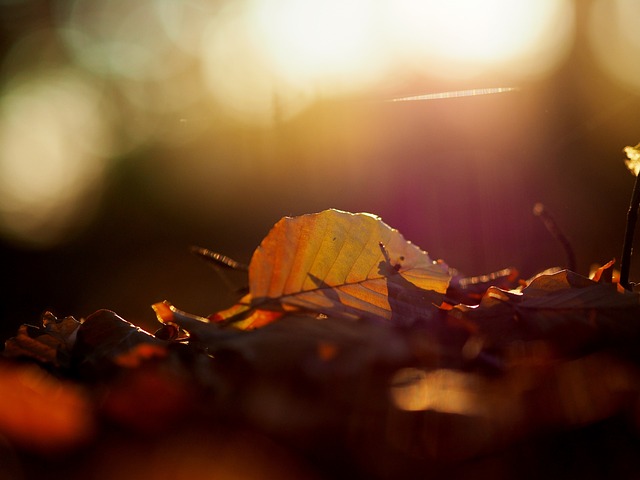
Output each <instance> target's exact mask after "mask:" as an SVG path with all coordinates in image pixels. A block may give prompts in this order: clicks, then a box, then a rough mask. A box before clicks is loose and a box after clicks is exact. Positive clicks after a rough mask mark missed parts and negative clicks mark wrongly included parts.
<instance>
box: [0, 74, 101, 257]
mask: <svg viewBox="0 0 640 480" xmlns="http://www.w3.org/2000/svg"><path fill="white" fill-rule="evenodd" d="M34 78H35V79H33V80H29V79H27V80H24V81H21V79H20V78H15V79H14V82H13V83H12V84H11V85H10V86H9V88H8V89H7V90H8V91H7V93H5V95H4V96H3V98H2V102H1V103H0V225H1V226H2V231H3V235H4V236H7V237H10V238H13V239H14V240H16V241H19V242H21V243H26V244H30V245H33V246H38V247H45V246H50V245H51V244H55V243H56V242H58V241H59V240H60V238H61V237H63V238H64V236H65V235H66V234H68V233H69V232H70V231H71V232H73V231H75V230H77V228H78V224H83V223H85V222H87V221H88V220H89V219H90V218H91V210H92V207H95V206H96V205H97V203H96V202H97V200H98V199H99V196H100V190H101V180H102V174H103V173H104V171H105V168H106V164H107V159H108V158H109V156H110V154H111V151H110V148H111V138H110V128H109V123H108V120H107V118H108V115H109V112H108V110H107V109H106V108H105V105H104V103H103V100H104V99H103V98H102V97H101V94H100V91H99V90H97V89H96V87H95V85H94V84H93V83H91V82H88V81H86V79H84V78H83V77H82V75H80V74H78V73H77V72H74V71H73V70H61V71H50V72H46V73H45V72H39V74H38V75H36V76H34Z"/></svg>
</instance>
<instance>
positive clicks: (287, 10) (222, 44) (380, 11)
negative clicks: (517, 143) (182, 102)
mask: <svg viewBox="0 0 640 480" xmlns="http://www.w3.org/2000/svg"><path fill="white" fill-rule="evenodd" d="M573 22H574V12H573V9H572V5H571V4H570V2H569V1H568V0H562V1H556V0H537V1H534V0H528V1H520V2H515V3H514V2H510V1H508V0H487V1H485V2H482V3H478V2H473V1H469V0H456V1H451V2H438V1H417V0H398V1H393V2H392V1H384V2H377V3H374V4H371V3H369V2H365V1H363V0H343V1H337V0H328V1H325V2H317V1H314V0H305V1H293V0H254V1H253V2H250V3H248V4H244V5H242V6H238V5H233V6H228V7H227V8H226V9H224V10H223V11H222V12H221V13H220V14H219V15H217V16H216V17H215V18H214V19H213V20H212V21H211V23H210V25H209V28H208V30H207V34H206V35H205V37H204V41H203V50H202V56H203V58H204V59H205V71H206V72H207V81H208V85H209V87H210V89H211V92H212V94H213V96H214V97H215V98H216V99H217V100H218V101H219V102H220V103H221V104H222V105H226V106H227V108H228V110H229V112H230V113H232V114H233V115H234V116H237V117H240V118H243V119H244V120H245V121H250V122H251V123H256V122H257V123H269V122H272V121H273V120H274V118H275V117H278V118H279V119H283V118H284V119H286V118H289V117H290V116H292V115H295V113H296V112H298V111H299V110H300V109H302V108H303V107H304V106H305V105H307V104H308V103H309V102H312V101H314V100H316V99H318V98H327V97H328V98H335V97H336V96H340V95H344V94H350V93H354V92H358V91H362V90H363V88H365V87H367V86H372V85H383V86H389V85H392V84H393V82H394V81H395V78H396V75H397V74H398V72H402V71H404V72H407V71H414V72H416V73H419V74H427V75H429V76H433V77H440V78H444V79H447V80H461V79H462V80H464V79H473V78H478V77H480V76H482V77H483V78H485V79H492V80H493V82H495V81H498V83H504V82H505V81H508V82H521V81H523V80H525V81H526V80H529V79H531V78H532V77H537V76H540V75H543V74H546V73H548V72H549V71H551V70H552V69H553V68H554V67H555V66H556V65H557V64H558V63H559V62H560V61H561V60H562V59H563V58H564V56H565V54H566V53H567V52H568V51H569V48H570V46H571V43H572V39H573ZM407 69H408V70H407ZM494 79H495V80H494Z"/></svg>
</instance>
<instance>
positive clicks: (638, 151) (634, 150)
mask: <svg viewBox="0 0 640 480" xmlns="http://www.w3.org/2000/svg"><path fill="white" fill-rule="evenodd" d="M624 153H625V154H626V155H627V160H625V161H624V163H625V165H626V166H627V168H628V169H629V170H630V171H631V173H633V174H634V175H635V176H636V177H637V176H638V172H640V143H639V144H638V145H636V146H635V147H624Z"/></svg>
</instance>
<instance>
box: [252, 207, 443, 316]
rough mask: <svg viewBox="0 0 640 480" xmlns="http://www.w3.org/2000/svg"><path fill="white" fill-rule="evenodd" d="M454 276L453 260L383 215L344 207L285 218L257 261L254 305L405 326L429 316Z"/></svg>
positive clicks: (258, 252) (254, 261) (254, 259)
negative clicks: (442, 258)
mask: <svg viewBox="0 0 640 480" xmlns="http://www.w3.org/2000/svg"><path fill="white" fill-rule="evenodd" d="M449 280H450V275H449V271H448V268H447V266H446V265H444V264H442V263H438V262H434V261H432V260H431V259H430V258H429V256H428V255H427V253H426V252H424V251H422V250H421V249H420V248H418V247H417V246H416V245H414V244H412V243H411V242H408V241H406V240H405V239H404V237H403V236H402V235H401V234H400V233H399V232H398V231H397V230H395V229H392V228H390V227H389V226H388V225H386V224H385V223H384V222H382V220H380V218H379V217H376V216H374V215H370V214H366V213H358V214H352V213H347V212H342V211H339V210H326V211H323V212H320V213H316V214H309V215H303V216H300V217H294V218H292V217H285V218H283V219H282V220H280V221H279V222H278V223H277V224H276V225H275V226H274V227H273V229H272V230H271V231H270V232H269V234H268V235H267V237H266V238H265V239H264V240H263V241H262V243H261V244H260V246H259V247H258V248H257V249H256V251H255V253H254V255H253V257H252V259H251V263H250V265H249V291H250V295H251V306H252V307H256V308H257V307H260V306H262V305H265V304H273V303H278V304H280V305H282V306H283V307H284V308H285V309H303V310H311V311H314V312H318V313H323V314H327V315H329V314H330V315H333V316H337V317H341V318H349V319H364V318H366V319H371V320H377V321H389V320H395V321H398V322H401V323H404V324H410V323H413V322H414V321H415V320H417V319H419V318H428V317H429V316H430V315H431V314H432V312H433V311H435V308H434V307H433V304H434V303H435V304H439V303H440V301H441V298H442V296H443V294H444V293H445V291H446V290H447V287H448V285H449Z"/></svg>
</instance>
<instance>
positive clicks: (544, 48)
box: [387, 0, 573, 77]
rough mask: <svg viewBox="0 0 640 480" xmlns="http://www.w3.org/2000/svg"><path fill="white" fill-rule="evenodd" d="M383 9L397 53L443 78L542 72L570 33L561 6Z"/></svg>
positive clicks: (567, 8)
mask: <svg viewBox="0 0 640 480" xmlns="http://www.w3.org/2000/svg"><path fill="white" fill-rule="evenodd" d="M388 8H389V15H388V17H387V27H388V28H389V31H388V35H389V37H390V38H391V39H393V40H394V42H395V48H396V49H397V54H398V55H401V56H404V57H405V58H406V59H407V60H408V61H409V62H413V63H419V62H424V63H423V65H422V68H423V69H424V70H427V71H429V72H430V73H434V74H436V75H440V76H444V77H468V76H472V75H477V74H480V73H483V72H485V71H486V70H487V69H488V68H496V67H503V68H504V67H506V68H510V69H512V70H517V71H518V73H519V74H521V75H524V76H526V75H527V74H529V73H536V72H538V71H540V70H542V71H544V70H547V69H548V68H550V67H551V66H553V65H554V64H555V63H556V61H557V60H558V58H559V57H562V55H563V54H564V53H565V52H566V51H567V47H568V46H569V43H570V42H569V39H570V33H571V32H572V29H573V12H572V9H571V5H570V4H569V2H567V1H555V0H528V1H519V2H512V1H509V0H487V1H483V2H476V1H473V0H454V1H447V2H440V1H437V0H436V1H420V0H399V1H396V2H390V3H389V6H388ZM525 60H526V61H525ZM509 62H512V63H509ZM513 62H515V63H513Z"/></svg>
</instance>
